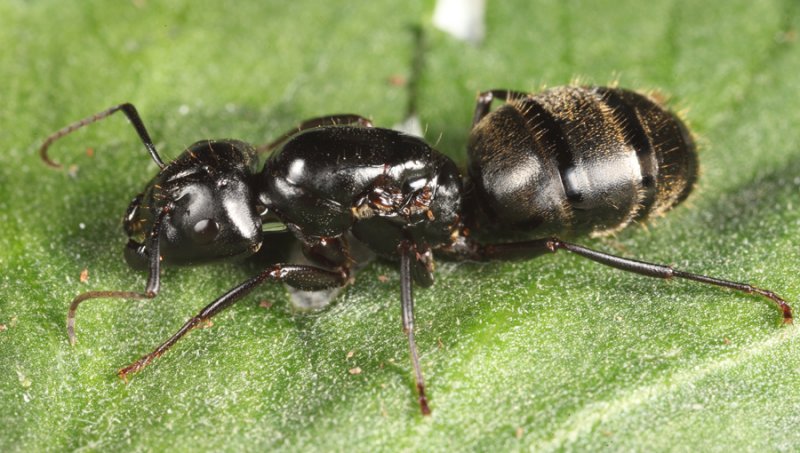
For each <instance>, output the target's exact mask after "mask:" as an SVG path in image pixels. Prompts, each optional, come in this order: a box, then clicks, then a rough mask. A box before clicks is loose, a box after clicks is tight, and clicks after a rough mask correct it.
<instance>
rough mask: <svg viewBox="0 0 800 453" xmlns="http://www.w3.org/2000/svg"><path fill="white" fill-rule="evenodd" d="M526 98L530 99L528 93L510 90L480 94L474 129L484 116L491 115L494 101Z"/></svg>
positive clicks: (473, 119)
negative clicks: (490, 111) (490, 110)
mask: <svg viewBox="0 0 800 453" xmlns="http://www.w3.org/2000/svg"><path fill="white" fill-rule="evenodd" d="M525 97H528V93H523V92H521V91H510V90H489V91H484V92H482V93H480V94H479V95H478V100H477V102H476V104H475V115H474V116H473V117H472V127H473V128H474V127H475V125H476V124H478V122H479V121H480V120H482V119H483V117H484V116H486V115H488V114H489V109H490V108H491V107H492V101H494V100H495V99H499V100H502V101H510V100H514V99H519V98H525Z"/></svg>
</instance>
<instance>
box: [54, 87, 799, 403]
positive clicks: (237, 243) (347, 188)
mask: <svg viewBox="0 0 800 453" xmlns="http://www.w3.org/2000/svg"><path fill="white" fill-rule="evenodd" d="M494 99H500V100H504V101H506V103H505V104H504V105H502V106H501V107H499V108H498V109H496V110H494V111H491V104H492V102H493V100H494ZM116 111H122V112H123V113H125V115H126V116H127V117H128V118H129V119H130V120H131V122H132V123H133V126H134V127H135V129H136V131H137V133H138V134H139V136H140V138H141V140H142V142H143V143H144V144H145V147H146V148H147V149H148V151H149V153H150V155H151V157H152V158H153V160H154V161H155V162H156V163H157V164H158V165H159V167H160V168H161V170H160V172H159V173H158V174H157V175H156V177H155V178H154V179H153V180H152V181H151V182H150V183H149V184H148V185H147V186H146V188H145V191H144V192H143V193H142V194H140V195H139V196H137V197H136V198H135V199H134V200H133V202H132V203H131V205H130V207H129V208H128V211H127V214H126V216H125V230H126V232H127V234H128V236H129V243H128V246H127V248H126V258H127V260H128V262H129V263H130V264H131V265H132V266H134V267H146V268H148V269H149V278H148V282H147V286H146V288H145V291H144V292H129V291H91V292H87V293H83V294H81V295H79V296H78V297H76V298H75V299H74V300H73V302H72V304H71V306H70V310H69V314H68V317H67V319H68V321H67V326H68V332H69V337H70V340H71V341H72V342H74V340H75V334H74V322H75V313H76V310H77V307H78V305H79V304H80V303H82V302H83V301H85V300H88V299H94V298H153V297H155V296H156V295H157V293H158V290H159V286H160V280H159V274H160V266H161V263H162V262H163V263H165V264H198V263H203V262H207V261H212V260H219V259H224V258H233V257H244V256H249V255H251V254H253V253H254V252H255V251H257V250H258V249H259V248H260V247H261V246H262V245H265V246H267V247H269V244H263V241H264V239H265V238H264V236H263V234H262V231H261V230H262V221H265V222H266V221H270V222H274V221H277V222H280V223H282V224H284V225H285V226H286V228H288V229H289V230H290V231H291V232H292V233H293V234H294V236H295V237H296V238H297V239H298V240H299V241H300V243H301V244H302V246H303V251H304V253H305V255H306V256H307V257H308V258H309V259H310V260H311V262H312V263H314V264H315V265H295V264H276V265H272V266H270V267H268V268H267V269H265V270H264V271H262V272H260V273H259V274H258V275H256V276H254V277H252V278H250V279H248V280H246V281H244V282H242V283H240V284H239V285H237V286H236V287H234V288H233V289H231V290H230V291H228V292H227V293H226V294H224V295H222V296H220V297H219V298H218V299H216V300H215V301H213V302H212V303H211V304H209V305H208V306H206V307H205V308H204V309H202V310H201V311H200V312H199V313H198V314H197V315H195V316H194V317H192V318H191V319H190V320H189V321H187V322H186V324H184V326H183V327H181V329H180V330H179V331H178V332H177V333H175V334H174V335H173V336H172V337H171V338H169V339H168V340H167V341H165V342H164V343H163V344H161V345H160V346H159V347H158V348H156V349H155V350H154V351H153V352H151V353H149V354H147V355H145V356H143V357H142V358H140V359H139V360H138V361H136V362H134V363H133V364H131V365H129V366H127V367H125V368H122V369H121V370H120V371H119V375H120V376H121V377H122V378H126V376H127V375H128V374H130V373H133V372H136V371H139V370H140V369H141V368H143V367H144V366H146V365H147V364H149V363H150V362H151V361H152V360H153V359H155V358H156V357H158V356H160V355H161V354H163V353H164V352H165V351H166V350H167V349H169V348H170V347H171V346H172V345H173V344H175V342H177V341H178V340H179V339H180V338H181V337H183V335H185V334H186V333H187V332H188V331H189V330H191V329H192V328H193V327H195V326H197V325H199V324H201V323H203V322H206V321H208V320H209V319H210V318H211V317H212V316H214V315H215V314H217V313H219V312H220V311H222V310H223V309H225V308H227V307H229V306H230V305H232V304H233V303H234V302H236V301H237V300H240V299H241V298H242V297H243V296H245V295H246V294H247V293H249V292H250V291H251V290H253V289H254V288H255V287H256V286H257V285H259V284H261V283H263V282H265V281H282V282H285V283H287V284H289V285H291V286H293V287H296V288H299V289H304V290H321V289H327V288H332V287H337V286H342V285H344V284H345V283H346V282H347V281H348V279H349V278H350V273H351V272H350V269H351V267H352V265H353V259H352V257H351V254H350V244H349V243H348V238H349V237H354V238H355V240H358V241H360V242H362V243H363V244H364V245H365V246H366V247H367V248H369V249H370V250H372V251H373V252H375V253H376V254H378V255H379V256H382V257H384V258H387V259H390V260H395V261H399V263H400V274H401V278H400V282H401V307H402V310H401V313H402V323H403V330H404V332H405V334H406V335H407V338H408V343H409V352H410V355H411V361H412V364H413V367H414V372H415V379H416V383H417V389H418V393H419V403H420V408H421V410H422V412H423V414H428V413H429V412H430V409H429V408H428V404H427V399H426V397H425V386H424V382H423V377H422V372H421V369H420V366H419V360H418V357H417V350H416V345H415V342H414V314H413V297H412V286H413V285H412V282H416V283H417V284H419V285H421V286H428V285H430V284H432V283H433V260H434V255H437V256H440V257H442V258H445V259H453V260H474V261H484V260H494V259H530V258H534V257H536V256H539V255H542V254H545V253H552V252H556V251H557V250H559V249H563V250H567V251H570V252H572V253H575V254H577V255H580V256H583V257H586V258H589V259H591V260H594V261H597V262H599V263H602V264H605V265H608V266H612V267H615V268H618V269H622V270H626V271H630V272H635V273H639V274H642V275H645V276H650V277H658V278H673V277H677V278H683V279H689V280H695V281H699V282H702V283H707V284H713V285H717V286H722V287H726V288H731V289H736V290H740V291H743V292H747V293H757V294H759V295H762V296H764V297H767V298H769V299H770V300H772V301H773V302H774V303H776V304H777V305H778V306H779V307H780V309H781V310H782V313H783V319H784V322H787V323H790V322H791V321H792V313H791V308H790V307H789V306H788V305H787V304H786V302H784V301H783V299H781V298H780V297H778V296H777V295H775V294H774V293H772V292H771V291H767V290H763V289H760V288H756V287H753V286H750V285H747V284H743V283H736V282H732V281H727V280H721V279H716V278H712V277H706V276H703V275H698V274H692V273H688V272H684V271H680V270H676V269H673V268H671V267H668V266H663V265H658V264H652V263H646V262H641V261H635V260H631V259H626V258H621V257H617V256H613V255H609V254H606V253H602V252H598V251H595V250H591V249H587V248H584V247H581V246H578V245H576V244H572V243H569V242H565V241H562V240H561V239H558V238H556V237H548V235H554V234H559V235H576V234H585V233H590V234H604V233H608V232H613V231H616V230H619V229H621V228H624V227H625V226H626V225H628V224H629V223H630V222H632V221H636V220H642V219H645V218H647V217H649V216H653V215H660V214H663V213H664V212H665V211H666V210H668V209H669V208H671V207H672V206H674V205H675V204H677V203H679V202H680V201H682V200H683V199H684V198H685V197H686V196H687V195H688V194H689V192H690V191H691V188H692V186H693V184H694V182H695V179H696V175H697V162H696V152H695V146H694V142H693V140H692V137H691V135H690V134H689V132H688V130H687V128H686V127H685V125H684V124H683V122H682V121H681V120H680V119H679V118H678V117H677V116H675V115H674V114H672V113H670V112H669V111H668V110H666V109H664V108H663V107H662V106H661V105H660V104H659V103H657V102H656V101H654V100H652V99H650V98H648V97H646V96H643V95H640V94H637V93H634V92H631V91H626V90H621V89H617V88H604V87H589V88H583V87H563V88H556V89H552V90H548V91H545V92H543V93H540V94H538V95H527V94H524V93H518V92H511V91H505V90H493V91H487V92H484V93H482V94H481V95H480V96H479V98H478V103H477V107H476V111H475V116H474V122H473V129H472V133H471V135H470V142H469V164H468V173H467V177H466V179H465V180H464V181H462V178H461V176H460V174H459V171H458V169H457V168H456V166H455V164H454V163H453V162H452V161H451V160H450V159H449V158H447V157H445V156H444V155H442V154H440V153H438V152H437V151H435V150H434V149H432V148H431V147H430V146H429V145H427V144H426V143H425V142H424V141H422V140H421V139H418V138H415V137H411V136H408V135H404V134H402V133H399V132H396V131H393V130H389V129H380V128H374V127H372V124H371V123H370V122H369V120H366V119H364V118H363V117H360V116H357V115H335V116H329V117H321V118H316V119H312V120H308V121H306V122H304V123H302V124H301V125H300V126H299V127H298V128H297V129H296V130H293V131H290V132H289V133H287V134H284V135H283V136H282V137H281V138H279V139H278V140H276V141H275V142H273V143H272V144H270V145H267V146H264V147H260V148H255V147H253V146H251V145H249V144H247V143H244V142H241V141H236V140H220V141H212V140H204V141H200V142H197V143H195V144H194V145H192V146H190V147H189V148H188V149H187V150H186V151H185V152H184V153H183V154H181V155H180V156H179V157H178V158H177V159H175V160H174V161H172V162H171V163H170V164H169V165H165V164H164V163H163V162H162V161H161V158H160V157H159V155H158V153H157V152H156V150H155V147H154V145H153V143H152V140H151V139H150V137H149V135H148V133H147V131H146V129H145V127H144V125H143V124H142V121H141V120H140V118H139V115H138V113H137V112H136V110H135V108H134V107H133V106H132V105H130V104H122V105H119V106H116V107H113V108H111V109H108V110H106V111H104V112H100V113H98V114H97V115H94V116H92V117H89V118H86V119H84V120H82V121H79V122H77V123H75V124H73V125H70V126H68V127H66V128H64V129H62V130H60V131H58V132H56V133H55V134H53V135H51V136H50V137H49V138H48V139H47V140H46V141H45V143H44V144H43V145H42V147H41V150H40V152H41V155H42V158H43V159H44V160H45V161H46V162H48V163H49V164H51V165H54V166H55V165H56V164H55V163H53V162H52V161H51V160H50V159H49V158H48V157H47V154H46V150H47V148H48V147H49V145H50V144H51V143H52V142H53V141H54V140H56V139H58V138H60V137H62V136H64V135H66V134H68V133H70V132H72V131H73V130H75V129H77V128H80V127H82V126H85V125H87V124H89V123H92V122H95V121H97V120H99V119H102V118H105V117H107V116H109V115H111V114H113V113H114V112H116ZM273 150H274V152H273V153H272V154H271V156H270V157H269V158H268V159H267V161H266V163H265V164H264V166H263V168H262V169H261V170H260V171H259V168H258V153H259V152H261V151H273ZM462 184H463V187H462Z"/></svg>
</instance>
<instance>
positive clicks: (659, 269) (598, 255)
mask: <svg viewBox="0 0 800 453" xmlns="http://www.w3.org/2000/svg"><path fill="white" fill-rule="evenodd" d="M462 245H463V244H462ZM558 250H566V251H568V252H571V253H574V254H576V255H578V256H581V257H583V258H588V259H590V260H592V261H595V262H597V263H600V264H604V265H606V266H610V267H613V268H616V269H620V270H623V271H626V272H633V273H636V274H639V275H644V276H646V277H654V278H662V279H667V280H669V279H673V278H681V279H684V280H693V281H696V282H700V283H705V284H707V285H715V286H719V287H722V288H728V289H732V290H735V291H741V292H743V293H747V294H758V295H759V296H762V297H765V298H767V299H769V300H770V301H772V302H773V303H774V304H775V305H777V306H778V308H779V309H780V310H781V313H782V315H783V322H784V323H785V324H792V320H793V318H792V308H791V307H790V306H789V304H787V303H786V301H785V300H783V299H782V298H781V297H780V296H778V295H777V294H775V293H774V292H772V291H770V290H766V289H761V288H758V287H755V286H752V285H750V284H747V283H738V282H734V281H730V280H723V279H720V278H715V277H708V276H705V275H700V274H693V273H691V272H685V271H682V270H678V269H674V268H673V267H671V266H666V265H663V264H656V263H648V262H646V261H638V260H633V259H630V258H622V257H620V256H616V255H611V254H608V253H604V252H600V251H597V250H592V249H589V248H586V247H583V246H580V245H577V244H572V243H570V242H565V241H562V240H561V239H558V238H549V239H537V240H534V241H524V242H515V243H509V244H493V245H479V244H468V245H465V246H463V247H452V248H450V249H448V250H444V253H445V254H447V255H449V256H450V257H451V258H455V259H462V260H473V261H491V260H499V259H503V260H515V259H516V260H522V259H531V258H535V257H537V256H540V255H543V254H545V253H555V252H557V251H558Z"/></svg>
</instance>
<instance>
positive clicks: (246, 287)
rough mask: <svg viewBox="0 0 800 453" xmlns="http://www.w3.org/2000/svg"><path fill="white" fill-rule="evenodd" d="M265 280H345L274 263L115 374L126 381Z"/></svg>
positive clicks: (320, 284)
mask: <svg viewBox="0 0 800 453" xmlns="http://www.w3.org/2000/svg"><path fill="white" fill-rule="evenodd" d="M265 281H276V282H284V283H287V284H289V285H292V286H294V287H296V288H300V289H305V290H321V289H325V288H331V287H335V286H342V285H344V284H345V282H346V281H347V273H346V272H331V271H326V270H323V269H319V268H316V267H312V266H297V265H289V264H275V265H273V266H270V267H269V268H268V269H265V270H263V271H262V272H261V273H259V274H258V275H256V276H255V277H251V278H249V279H247V280H245V281H244V282H242V283H240V284H239V285H238V286H236V287H235V288H233V289H231V290H230V291H228V292H227V293H225V294H223V295H222V296H220V297H219V298H218V299H217V300H215V301H214V302H211V303H210V304H208V305H207V306H206V307H205V308H203V309H202V310H200V312H199V313H197V314H196V315H195V316H194V317H192V318H191V319H189V320H188V321H186V323H185V324H184V325H183V326H182V327H181V328H180V329H179V330H178V331H177V332H176V333H175V334H174V335H172V336H171V337H170V338H169V339H168V340H167V341H165V342H164V343H162V344H161V345H159V346H158V347H157V348H156V349H154V350H153V352H151V353H149V354H147V355H144V356H142V357H141V358H140V359H139V360H137V361H136V362H133V363H132V364H130V365H128V366H126V367H124V368H121V369H120V370H119V371H118V372H117V374H118V375H119V377H120V378H122V379H123V380H126V381H127V376H128V374H131V373H136V372H138V371H140V370H141V369H142V368H144V367H146V366H147V365H148V364H150V362H152V361H153V360H155V359H156V358H158V357H160V356H161V355H162V354H164V353H165V352H166V351H167V350H168V349H169V348H171V347H172V346H173V345H174V344H175V343H177V342H178V340H180V339H181V338H182V337H183V336H184V335H186V334H187V333H188V332H189V331H190V330H192V329H193V328H195V327H197V326H198V325H200V324H202V323H205V322H207V321H208V320H209V319H211V318H212V317H213V316H214V315H216V314H217V313H219V312H221V311H222V310H224V309H226V308H228V307H230V306H231V305H233V304H234V303H235V302H237V301H239V300H241V299H242V298H243V297H244V296H246V295H247V294H248V293H250V291H252V290H253V289H255V288H256V287H257V286H258V285H260V284H262V283H264V282H265Z"/></svg>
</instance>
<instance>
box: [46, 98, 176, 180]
mask: <svg viewBox="0 0 800 453" xmlns="http://www.w3.org/2000/svg"><path fill="white" fill-rule="evenodd" d="M119 110H122V113H124V114H125V116H127V117H128V120H130V122H131V124H133V127H134V129H136V133H137V134H139V138H140V139H141V140H142V143H144V146H145V148H147V151H148V152H150V157H152V158H153V161H154V162H155V163H156V165H158V168H161V169H163V168H164V167H166V165H165V164H164V161H162V160H161V157H160V156H159V155H158V151H156V147H155V145H153V140H152V139H151V138H150V134H148V133H147V129H146V128H145V127H144V123H143V122H142V119H141V118H140V117H139V113H138V112H137V111H136V107H134V106H133V104H130V103H127V102H126V103H125V104H120V105H117V106H114V107H111V108H110V109H108V110H103V111H102V112H99V113H95V114H94V115H92V116H89V117H87V118H84V119H82V120H80V121H77V122H75V123H72V124H70V125H69V126H66V127H64V128H62V129H59V130H58V131H56V132H55V133H53V134H52V135H50V136H49V137H47V139H45V141H44V143H42V146H41V147H40V148H39V156H41V158H42V160H43V161H44V162H45V163H46V164H47V165H49V166H51V167H53V168H61V164H59V163H58V162H55V161H53V160H52V159H50V156H48V155H47V148H49V147H50V145H51V144H52V143H53V142H54V141H56V140H58V139H59V138H61V137H63V136H65V135H68V134H70V133H71V132H73V131H75V130H77V129H80V128H82V127H83V126H86V125H89V124H92V123H94V122H97V121H100V120H102V119H103V118H106V117H107V116H110V115H112V114H114V113H115V112H117V111H119Z"/></svg>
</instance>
